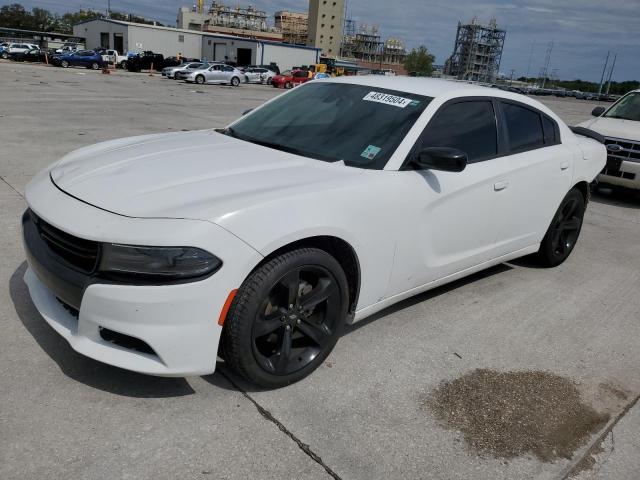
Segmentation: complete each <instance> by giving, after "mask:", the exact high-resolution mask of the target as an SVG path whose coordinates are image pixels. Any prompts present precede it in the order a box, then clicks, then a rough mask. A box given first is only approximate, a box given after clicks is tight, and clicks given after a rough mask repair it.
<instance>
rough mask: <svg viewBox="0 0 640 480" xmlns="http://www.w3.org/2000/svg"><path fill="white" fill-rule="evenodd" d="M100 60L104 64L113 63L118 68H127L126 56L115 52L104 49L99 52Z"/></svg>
mask: <svg viewBox="0 0 640 480" xmlns="http://www.w3.org/2000/svg"><path fill="white" fill-rule="evenodd" d="M101 54H102V59H103V60H104V61H105V62H109V63H115V64H116V65H117V66H118V67H120V68H127V56H126V55H120V53H119V52H118V51H117V50H112V49H106V50H102V51H101Z"/></svg>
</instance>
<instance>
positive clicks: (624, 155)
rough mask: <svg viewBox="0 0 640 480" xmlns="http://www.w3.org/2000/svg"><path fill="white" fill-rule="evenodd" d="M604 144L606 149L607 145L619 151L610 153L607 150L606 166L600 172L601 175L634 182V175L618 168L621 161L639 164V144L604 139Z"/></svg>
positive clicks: (617, 139) (612, 138)
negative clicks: (617, 147)
mask: <svg viewBox="0 0 640 480" xmlns="http://www.w3.org/2000/svg"><path fill="white" fill-rule="evenodd" d="M604 143H605V146H607V147H608V146H609V145H618V146H619V147H620V149H619V150H617V151H613V152H612V151H610V150H609V149H608V148H607V166H606V167H605V168H604V170H602V173H603V174H604V175H609V176H611V177H618V178H625V179H628V180H635V178H636V174H635V173H630V172H624V171H621V170H620V167H621V166H622V162H623V161H624V162H637V163H640V142H632V141H630V140H623V139H620V138H614V137H605V140H604Z"/></svg>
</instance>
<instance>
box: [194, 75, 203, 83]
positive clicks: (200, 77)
mask: <svg viewBox="0 0 640 480" xmlns="http://www.w3.org/2000/svg"><path fill="white" fill-rule="evenodd" d="M196 83H197V84H198V85H202V84H203V83H204V75H197V76H196Z"/></svg>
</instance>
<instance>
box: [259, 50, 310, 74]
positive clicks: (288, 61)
mask: <svg viewBox="0 0 640 480" xmlns="http://www.w3.org/2000/svg"><path fill="white" fill-rule="evenodd" d="M259 56H260V58H259V59H258V60H257V62H256V63H258V64H264V65H268V64H270V63H275V64H276V65H278V67H280V71H284V70H290V69H291V68H293V67H299V66H301V65H313V64H315V63H318V62H319V61H320V56H319V53H318V50H311V49H308V48H299V47H294V46H288V45H275V44H271V43H263V44H262V52H260V53H259ZM261 59H262V60H261Z"/></svg>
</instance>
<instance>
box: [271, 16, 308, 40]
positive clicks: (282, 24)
mask: <svg viewBox="0 0 640 480" xmlns="http://www.w3.org/2000/svg"><path fill="white" fill-rule="evenodd" d="M273 16H274V20H275V27H276V30H277V31H279V32H280V33H281V34H282V41H283V42H286V43H294V44H296V45H306V44H307V39H308V33H309V14H308V13H302V12H288V11H284V10H283V11H279V12H276V13H275V14H274V15H273Z"/></svg>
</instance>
